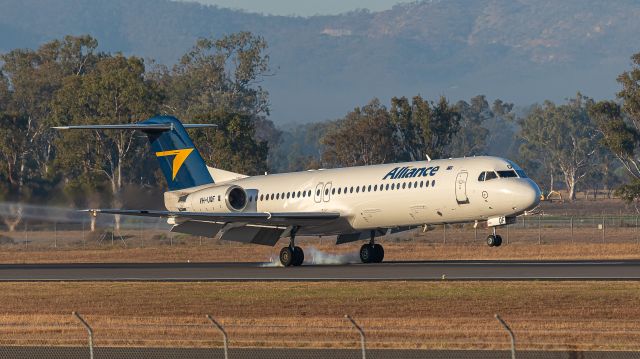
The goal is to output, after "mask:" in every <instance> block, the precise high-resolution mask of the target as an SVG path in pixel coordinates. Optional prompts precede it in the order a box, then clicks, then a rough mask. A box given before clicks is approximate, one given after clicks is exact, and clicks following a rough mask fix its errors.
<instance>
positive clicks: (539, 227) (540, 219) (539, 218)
mask: <svg viewBox="0 0 640 359" xmlns="http://www.w3.org/2000/svg"><path fill="white" fill-rule="evenodd" d="M541 221H542V215H538V244H542V223H541Z"/></svg>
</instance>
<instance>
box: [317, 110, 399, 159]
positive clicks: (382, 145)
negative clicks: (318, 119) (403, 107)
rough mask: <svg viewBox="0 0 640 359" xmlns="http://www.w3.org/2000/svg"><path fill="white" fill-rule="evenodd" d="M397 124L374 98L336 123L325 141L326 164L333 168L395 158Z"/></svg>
mask: <svg viewBox="0 0 640 359" xmlns="http://www.w3.org/2000/svg"><path fill="white" fill-rule="evenodd" d="M393 134H394V126H393V125H392V123H391V121H390V119H389V112H388V111H387V109H386V108H385V107H384V106H383V105H382V104H380V101H379V100H378V99H373V100H371V102H369V103H368V104H367V105H366V106H364V107H362V108H359V107H357V108H355V109H354V110H353V111H351V112H349V113H348V114H347V116H345V118H344V119H341V120H338V121H336V122H334V123H333V124H332V125H331V126H330V127H329V129H328V130H327V133H326V134H325V135H324V137H322V139H321V143H322V145H323V146H324V148H325V150H324V152H323V154H322V161H323V163H325V164H327V165H328V166H330V167H345V166H361V165H373V164H381V163H387V162H390V161H393V160H394V143H393V142H394V141H393Z"/></svg>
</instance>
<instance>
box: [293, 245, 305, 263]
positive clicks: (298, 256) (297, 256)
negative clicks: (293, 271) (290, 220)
mask: <svg viewBox="0 0 640 359" xmlns="http://www.w3.org/2000/svg"><path fill="white" fill-rule="evenodd" d="M302 262H304V251H302V248H300V247H298V246H296V247H294V248H293V261H292V263H291V265H293V266H296V267H298V266H300V265H302Z"/></svg>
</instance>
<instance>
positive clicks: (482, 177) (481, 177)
mask: <svg viewBox="0 0 640 359" xmlns="http://www.w3.org/2000/svg"><path fill="white" fill-rule="evenodd" d="M486 173H487V172H482V173H481V174H480V176H478V182H482V181H484V175H485V174H486Z"/></svg>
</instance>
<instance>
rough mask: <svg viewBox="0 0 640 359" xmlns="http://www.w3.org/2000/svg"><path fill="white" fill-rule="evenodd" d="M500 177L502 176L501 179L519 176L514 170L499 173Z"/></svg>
mask: <svg viewBox="0 0 640 359" xmlns="http://www.w3.org/2000/svg"><path fill="white" fill-rule="evenodd" d="M498 175H499V176H500V178H510V177H518V175H516V171H514V170H508V171H498Z"/></svg>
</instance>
